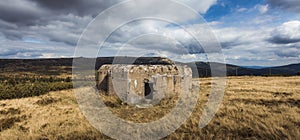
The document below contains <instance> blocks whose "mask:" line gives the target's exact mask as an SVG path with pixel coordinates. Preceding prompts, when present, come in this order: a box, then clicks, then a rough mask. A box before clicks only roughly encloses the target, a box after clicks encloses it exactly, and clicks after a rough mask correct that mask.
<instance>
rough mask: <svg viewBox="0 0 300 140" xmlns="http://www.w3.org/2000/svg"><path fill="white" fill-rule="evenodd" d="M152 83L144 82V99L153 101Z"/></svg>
mask: <svg viewBox="0 0 300 140" xmlns="http://www.w3.org/2000/svg"><path fill="white" fill-rule="evenodd" d="M152 90H153V83H148V82H145V98H146V99H153V92H152Z"/></svg>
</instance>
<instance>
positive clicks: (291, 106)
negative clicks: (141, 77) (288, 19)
mask: <svg viewBox="0 0 300 140" xmlns="http://www.w3.org/2000/svg"><path fill="white" fill-rule="evenodd" d="M200 81H201V93H200V95H199V100H198V104H197V106H196V108H195V110H194V112H193V114H192V116H191V117H190V118H189V119H188V120H187V121H186V122H185V123H184V124H183V125H182V126H181V127H180V128H179V129H178V130H177V131H176V132H174V133H172V134H171V135H169V136H168V137H166V138H165V139H297V138H299V137H300V131H299V130H300V77H229V78H228V81H227V88H226V93H225V96H224V100H223V103H222V105H221V107H220V109H219V111H218V113H217V114H216V116H215V118H214V119H213V120H212V121H211V122H210V123H209V125H207V126H206V127H205V128H203V129H200V128H199V127H198V122H199V118H200V115H201V113H202V110H203V106H204V105H205V103H206V102H207V98H208V94H209V91H210V85H211V84H212V83H211V81H210V79H209V78H207V79H200ZM104 99H105V100H106V104H107V105H108V106H109V107H110V109H111V110H112V111H113V112H114V113H115V114H116V115H118V116H120V117H122V118H124V119H126V120H130V121H133V122H149V121H153V120H156V119H159V118H160V117H162V116H164V115H165V114H166V113H167V112H168V111H170V108H171V107H172V106H173V105H174V103H175V102H173V101H171V102H170V101H168V100H165V101H162V102H161V104H160V106H154V107H152V108H150V109H138V108H135V107H130V106H127V105H125V104H124V103H122V102H121V101H118V100H116V99H115V98H111V97H104ZM0 139H109V138H108V137H106V136H105V135H103V134H101V133H100V132H98V131H97V130H96V129H94V128H93V127H92V126H91V125H90V124H89V123H88V122H87V121H86V119H85V118H84V116H83V115H82V113H81V112H80V109H79V108H78V105H77V102H76V99H75V97H74V94H73V92H72V90H66V91H59V92H51V93H49V94H47V95H43V96H39V97H32V98H25V99H15V100H3V101H0Z"/></svg>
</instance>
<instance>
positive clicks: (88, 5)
mask: <svg viewBox="0 0 300 140" xmlns="http://www.w3.org/2000/svg"><path fill="white" fill-rule="evenodd" d="M30 1H32V2H35V3H37V4H38V5H39V6H41V7H44V8H47V9H49V10H52V11H58V12H63V13H66V14H68V13H73V14H76V15H79V16H84V15H93V16H95V15H96V14H98V13H99V12H101V11H102V10H104V9H105V8H107V7H109V6H111V5H113V4H114V3H116V2H118V1H117V0H30Z"/></svg>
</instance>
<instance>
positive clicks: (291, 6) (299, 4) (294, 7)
mask: <svg viewBox="0 0 300 140" xmlns="http://www.w3.org/2000/svg"><path fill="white" fill-rule="evenodd" d="M267 3H269V4H270V5H271V6H272V7H278V8H282V9H285V10H288V11H293V12H298V13H299V12H300V0H267Z"/></svg>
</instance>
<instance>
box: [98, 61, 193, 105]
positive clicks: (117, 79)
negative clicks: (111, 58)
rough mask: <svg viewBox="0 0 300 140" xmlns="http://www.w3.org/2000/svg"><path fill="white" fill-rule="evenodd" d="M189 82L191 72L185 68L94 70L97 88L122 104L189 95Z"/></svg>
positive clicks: (113, 67)
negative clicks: (121, 101) (112, 95)
mask: <svg viewBox="0 0 300 140" xmlns="http://www.w3.org/2000/svg"><path fill="white" fill-rule="evenodd" d="M191 82H192V70H191V69H190V68H189V67H187V66H178V65H103V66H102V67H101V68H100V69H99V70H98V84H97V87H98V89H99V90H102V91H105V92H106V93H107V94H109V95H110V94H117V95H118V96H119V97H120V98H121V99H122V100H124V101H128V102H130V103H135V102H138V101H139V100H142V99H152V100H160V99H162V98H164V97H169V96H174V95H178V94H179V93H180V92H181V91H186V92H189V90H190V89H191V86H189V85H191ZM149 91H151V92H149ZM149 93H150V94H149ZM148 94H149V95H148ZM146 95H148V96H146Z"/></svg>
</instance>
